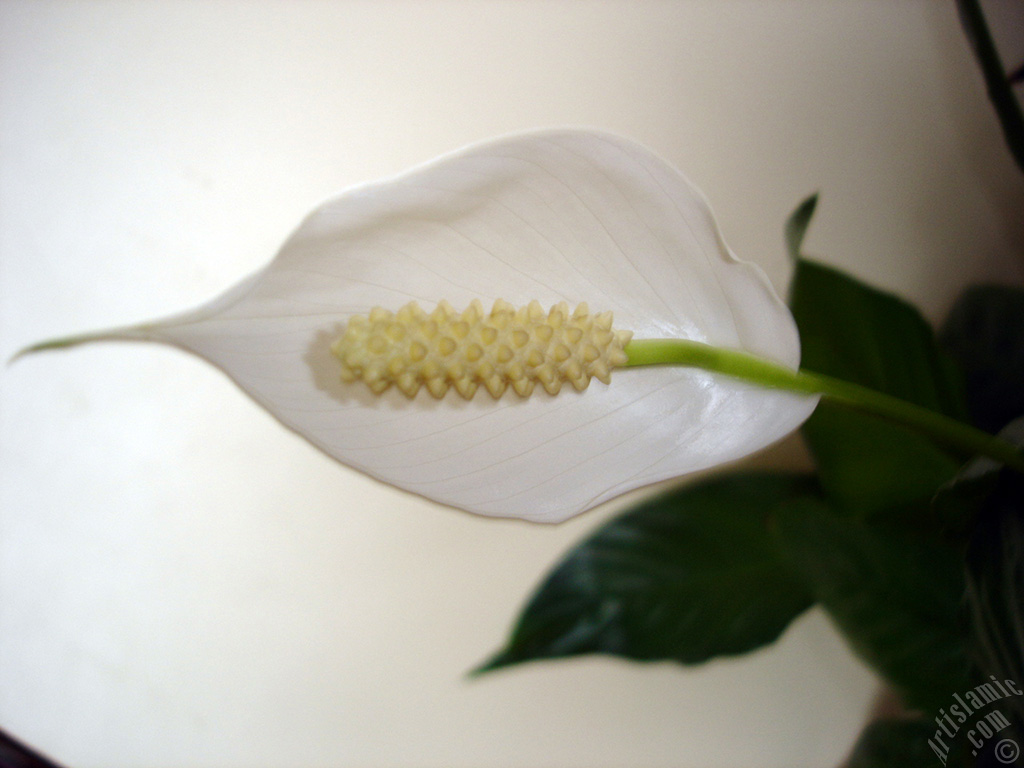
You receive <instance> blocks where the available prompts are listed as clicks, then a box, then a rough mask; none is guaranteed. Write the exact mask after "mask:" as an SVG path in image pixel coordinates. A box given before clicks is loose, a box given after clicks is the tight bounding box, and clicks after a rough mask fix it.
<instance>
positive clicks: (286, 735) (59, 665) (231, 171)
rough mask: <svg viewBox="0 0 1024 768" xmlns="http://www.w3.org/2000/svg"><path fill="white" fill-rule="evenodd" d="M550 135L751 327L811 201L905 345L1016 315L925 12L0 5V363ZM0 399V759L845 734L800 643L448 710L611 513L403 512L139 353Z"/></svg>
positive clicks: (829, 739)
mask: <svg viewBox="0 0 1024 768" xmlns="http://www.w3.org/2000/svg"><path fill="white" fill-rule="evenodd" d="M1003 5H1004V6H1006V7H1007V9H1008V10H1009V11H1013V10H1014V8H1016V9H1019V8H1020V7H1021V4H1020V3H1016V4H1014V3H1012V2H1008V3H1003ZM1019 22H1020V16H1019V15H1018V16H1017V17H1016V21H1013V22H1006V23H1004V24H1003V29H1002V31H1003V33H1004V34H1005V36H1006V38H1007V40H1008V41H1009V42H1008V44H1010V45H1017V44H1018V43H1021V42H1022V39H1021V35H1020V30H1021V26H1020V24H1019ZM1015 36H1016V37H1015ZM1014 38H1015V39H1014ZM1018 48H1022V50H1020V51H1019V53H1020V54H1021V55H1024V46H1019V45H1018ZM565 124H571V125H589V126H595V127H599V128H603V129H608V130H612V131H615V132H619V133H622V134H625V135H627V136H630V137H632V138H634V139H637V140H639V141H641V142H643V143H645V144H647V145H649V146H651V147H653V148H654V149H656V150H657V151H659V152H660V153H661V154H663V155H665V156H666V157H668V158H669V159H671V160H672V161H673V162H675V163H676V164H677V165H679V167H680V168H682V169H683V170H684V172H685V173H687V174H688V175H689V176H690V177H691V178H692V179H693V180H694V181H695V182H696V183H697V184H698V185H699V186H700V187H702V188H703V189H704V191H705V192H706V193H707V194H708V196H709V197H710V199H711V200H712V203H713V205H714V206H715V209H716V211H717V213H718V214H719V216H720V220H721V224H722V228H723V230H724V232H725V234H726V237H727V239H728V240H729V242H730V243H731V245H732V246H733V248H734V249H735V250H736V251H737V252H738V253H739V254H740V255H741V256H743V257H744V258H747V259H750V260H753V261H756V262H757V263H759V264H760V265H761V266H763V267H764V268H765V269H766V270H767V271H768V273H769V275H770V276H771V278H772V280H773V281H774V282H775V284H776V286H777V287H778V288H779V289H780V290H783V289H784V287H785V284H786V280H787V277H788V271H789V268H788V265H787V263H786V258H785V256H784V253H783V248H782V241H781V227H782V223H783V220H784V218H785V217H786V215H787V214H788V213H789V211H790V210H791V209H792V208H793V207H794V206H795V205H796V204H797V203H798V202H799V201H800V200H801V199H802V198H803V197H804V196H805V195H807V194H808V193H810V192H812V191H815V190H820V191H821V193H822V200H821V205H820V208H819V216H818V219H817V221H816V222H815V224H814V227H813V229H812V231H811V234H810V237H809V240H808V244H809V247H810V250H812V251H813V252H817V253H820V254H822V255H823V256H825V257H826V258H827V260H828V261H830V262H831V263H834V264H837V265H840V266H842V267H844V268H847V269H849V270H851V271H853V272H854V273H856V274H857V275H859V276H861V277H863V278H866V279H868V280H870V281H872V282H874V283H877V284H881V285H885V286H889V287H892V288H895V289H898V290H899V291H901V292H902V293H903V294H904V295H906V296H907V297H908V298H909V299H911V300H912V301H914V302H917V303H919V304H920V305H922V306H923V307H924V308H925V310H926V312H927V314H928V315H929V317H931V318H933V319H934V318H938V317H940V316H941V314H942V313H943V312H944V311H945V309H946V308H948V306H949V304H950V302H951V301H952V299H953V298H954V296H955V295H956V293H957V292H958V291H959V290H960V288H961V287H962V286H964V285H965V284H967V283H970V282H973V281H977V280H982V279H994V280H1001V281H1004V282H1014V283H1016V284H1021V283H1022V282H1024V262H1022V255H1021V254H1022V243H1024V213H1022V211H1024V183H1022V181H1021V176H1020V174H1018V173H1017V172H1016V170H1015V169H1014V167H1013V166H1012V164H1011V162H1010V161H1009V159H1008V157H1007V155H1006V153H1005V151H1004V149H1003V147H1002V144H1001V141H1000V137H999V133H998V129H997V126H996V124H995V121H994V119H993V117H992V115H991V112H990V110H989V107H988V105H987V102H986V100H985V97H984V91H983V87H982V85H981V84H980V80H979V78H978V76H977V74H976V70H975V68H974V65H973V62H972V60H971V59H970V57H969V55H968V53H967V50H966V46H965V45H964V43H963V41H962V39H961V36H960V31H959V28H958V26H957V23H956V18H955V14H954V12H953V10H952V6H951V4H950V3H939V2H931V1H929V2H923V1H921V2H912V1H910V0H907V1H906V2H875V1H867V0H844V1H843V2H841V3H840V2H820V3H816V2H796V1H794V0H789V1H773V0H761V1H760V2H736V1H731V0H710V1H707V2H697V1H693V2H637V0H625V1H623V2H591V3H586V2H524V1H523V0H517V1H516V2H483V1H481V2H470V1H469V0H464V1H462V2H458V1H449V2H427V1H426V0H423V1H421V2H391V1H388V2H373V3H371V2H336V3H327V2H323V3H312V2H300V3H287V4H286V3H280V4H274V3H269V2H241V1H239V2H212V3H198V2H178V3H173V2H152V3H131V2H103V3H99V2H97V3H74V2H61V3H54V2H50V3H28V2H0V291H2V296H0V299H2V301H0V355H2V356H3V357H4V358H6V357H8V356H9V355H11V354H12V353H13V352H14V351H15V350H16V349H17V348H18V347H20V346H22V345H25V344H27V343H30V342H32V341H35V340H38V339H40V338H44V337H48V336H53V335H60V334H65V333H68V332H75V331H80V330H85V329H90V328H95V327H105V326H110V325H119V324H124V323H130V322H134V321H138V320H140V319H145V318H149V317H154V316H159V315H161V314H164V313H166V312H170V311H175V310H178V309H181V308H184V307H187V306H190V305H193V304H195V303H198V302H200V301H202V300H205V299H206V298H208V297H209V296H211V295H212V294H214V293H217V292H219V291H220V290H221V289H222V288H224V287H226V286H228V285H230V284H232V283H234V282H235V281H236V280H238V279H239V278H240V277H241V276H243V275H245V274H247V273H249V272H250V271H252V270H254V269H255V268H257V267H259V266H261V265H262V264H263V263H264V262H265V261H267V260H269V258H270V257H271V256H272V255H273V253H274V252H275V250H276V248H277V246H278V244H279V243H280V242H281V241H282V240H283V239H284V237H285V236H286V235H287V234H288V233H289V232H290V230H291V229H292V227H293V226H294V225H295V224H297V222H298V221H299V220H300V218H301V217H302V216H303V215H304V214H305V213H306V212H307V211H308V210H309V209H311V208H312V207H313V206H314V205H315V204H317V203H318V202H320V201H321V200H322V199H323V198H325V197H328V196H330V195H332V194H334V193H335V192H337V191H338V190H340V189H341V188H343V187H345V186H347V185H350V184H353V183H356V182H360V181H365V180H369V179H373V178H376V177H380V176H383V175H387V174H391V173H394V172H397V171H399V170H401V169H403V168H405V167H406V166H408V165H411V164H414V163H417V162H420V161H422V160H425V159H428V158H430V157H431V156H434V155H436V154H439V153H441V152H444V151H447V150H450V149H453V148H456V147H458V146H460V145H462V144H465V143H468V142H471V141H476V140H479V139H483V138H486V137H488V136H491V135H495V134H501V133H506V132H509V131H512V130H516V129H521V128H531V127H538V126H552V125H565ZM0 381H2V384H0V397H2V402H0V407H2V411H0V418H2V424H0V427H2V430H0V450H2V453H0V727H3V728H5V729H7V730H9V731H10V732H12V733H14V734H16V735H18V736H19V737H21V738H23V739H25V740H26V741H28V742H30V743H33V744H35V745H36V746H38V747H39V748H41V749H43V750H45V751H47V752H49V753H50V754H51V755H52V756H54V757H55V758H57V759H59V760H63V761H66V762H67V763H68V764H70V765H75V766H99V765H104V766H111V767H116V766H157V765H179V766H190V765H204V766H271V765H274V766H305V765H331V766H339V767H340V768H345V767H348V766H382V767H383V766H394V767H396V768H398V767H402V768H404V767H406V766H408V767H410V768H412V767H416V766H455V767H459V766H484V767H486V766H494V767H498V766H509V767H515V766H542V767H548V766H550V767H552V768H561V767H563V766H564V767H571V766H591V767H595V768H601V767H604V766H607V767H609V768H611V767H616V768H618V767H621V768H628V767H629V766H677V765H679V766H734V765H763V766H775V765H778V766H782V765H789V766H812V765H816V766H820V765H829V764H835V763H836V762H838V761H839V760H840V759H841V757H842V755H843V754H844V753H845V751H846V750H847V748H848V747H849V745H850V743H851V741H852V739H853V737H854V735H855V734H856V732H857V731H858V729H859V727H860V724H861V722H862V720H863V718H864V716H865V712H866V710H867V709H868V707H869V705H870V702H871V700H872V697H873V693H874V688H875V681H874V679H873V678H872V676H871V675H870V673H868V672H867V671H866V670H865V669H864V668H863V667H862V666H861V665H860V664H859V662H857V661H856V660H855V659H853V658H852V657H851V656H850V655H849V654H848V653H847V651H846V650H845V649H844V646H843V643H842V641H841V640H840V639H839V638H838V637H837V636H836V635H835V634H834V633H833V632H832V630H831V629H830V627H829V625H828V622H827V620H826V619H825V618H824V617H823V616H822V615H820V614H817V613H812V614H810V615H808V616H806V617H804V618H803V619H801V620H800V621H799V622H797V624H796V625H795V626H793V627H792V628H791V630H790V631H789V632H787V634H786V635H785V637H784V638H783V640H782V642H780V643H779V644H778V645H777V646H775V647H773V648H771V649H769V650H765V651H763V652H760V653H756V654H754V655H752V656H750V657H747V658H744V659H742V660H737V661H729V662H716V663H712V664H709V665H706V666H704V667H702V668H699V669H689V670H685V669H681V668H677V667H675V666H670V665H652V666H647V667H636V666H629V665H626V664H622V663H618V662H615V661H611V660H602V659H587V660H581V661H576V662H572V663H561V664H553V665H534V666H532V667H529V668H524V669H521V670H518V671H511V672H507V673H504V674H499V675H495V676H493V677H488V678H484V679H481V680H478V681H473V682H470V681H468V680H467V679H466V678H465V676H464V673H465V672H466V671H467V670H468V669H470V668H471V667H473V666H474V665H475V664H476V663H478V662H479V661H480V660H481V659H482V658H484V657H485V656H486V655H488V654H489V653H490V652H491V651H492V650H493V649H495V648H496V647H497V646H498V644H499V643H500V641H501V640H502V638H503V637H504V633H505V631H506V630H507V628H508V626H509V624H510V622H511V620H512V618H513V615H514V613H515V611H516V609H517V608H518V606H519V605H520V604H521V602H522V600H523V598H524V597H525V596H526V595H527V593H528V592H529V591H530V589H531V588H532V586H533V585H534V584H535V583H536V582H537V580H538V578H539V577H540V575H541V573H542V572H543V571H544V570H545V569H546V568H547V567H548V566H549V565H550V564H551V563H552V562H553V561H554V560H555V559H556V558H557V557H558V555H559V554H560V553H561V552H562V551H563V550H564V549H565V548H566V547H567V546H568V545H569V544H570V543H571V542H573V541H575V540H577V539H578V538H580V537H581V536H582V535H584V534H585V533H586V532H587V531H589V530H591V529H592V528H594V527H595V526H597V525H598V524H600V522H601V521H602V520H603V519H605V518H607V517H608V516H609V515H610V514H612V513H613V512H614V509H613V508H610V507H609V508H604V509H600V510H597V511H595V512H593V513H591V514H588V515H585V516H583V517H582V518H579V519H577V520H575V521H573V522H571V523H569V524H566V525H563V526H560V527H537V526H529V525H525V524H521V523H513V522H499V521H494V520H486V519H477V518H473V517H470V516H468V515H465V514H462V513H457V512H454V511H451V510H448V509H444V508H440V507H436V506H432V505H430V504H429V503H427V502H424V501H422V500H419V499H416V498H411V497H408V496H406V495H404V494H402V493H400V492H398V491H394V490H391V489H389V488H386V487H382V486H380V485H377V484H375V483H374V482H372V481H370V480H367V479H365V478H363V477H361V476H358V475H356V474H355V473H353V472H351V471H349V470H347V469H345V468H342V467H339V466H337V465H335V464H333V463H331V462H330V461H329V460H327V459H325V458H324V457H323V456H321V455H320V454H318V453H317V452H316V451H315V450H313V449H312V448H310V447H309V446H307V445H306V444H305V443H303V442H302V441H301V440H299V439H297V438H296V437H295V436H293V435H292V434H290V433H287V432H285V431H283V430H282V429H281V428H280V427H279V426H278V425H277V424H276V422H274V420H273V419H272V418H271V417H269V416H268V415H266V414H265V413H263V412H262V411H261V410H259V409H258V408H257V407H256V406H254V405H253V404H252V403H251V402H250V401H249V400H248V399H247V398H245V397H244V396H242V395H241V394H240V393H239V392H238V391H237V390H236V389H235V388H234V387H233V385H231V384H230V383H229V382H228V381H227V380H226V379H225V378H224V377H223V376H221V375H220V374H219V373H218V372H217V371H216V370H214V369H211V368H209V367H207V366H205V365H204V364H202V363H200V362H199V361H197V360H195V359H191V358H188V357H186V356H184V355H183V354H180V353H178V352H175V351H173V350H170V349H162V348H151V347H144V346H139V347H132V346H125V345H106V346H96V347H91V348H84V349H81V350H75V351H70V352H66V353H64V354H60V355H57V354H53V355H47V356H40V357H37V358H31V359H27V360H25V361H22V362H19V363H18V364H17V365H15V366H13V367H8V368H4V369H3V370H0ZM800 460H801V459H800V449H799V445H798V444H797V443H796V442H795V441H790V442H788V443H787V444H785V445H784V446H782V447H781V448H780V449H777V450H775V451H773V452H769V453H768V454H767V455H766V456H764V457H762V458H760V459H759V460H758V461H760V463H761V464H765V465H771V466H777V465H780V464H787V463H792V462H794V461H800ZM613 506H615V505H613Z"/></svg>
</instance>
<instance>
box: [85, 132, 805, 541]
mask: <svg viewBox="0 0 1024 768" xmlns="http://www.w3.org/2000/svg"><path fill="white" fill-rule="evenodd" d="M477 298H478V299H481V300H482V301H483V303H484V304H485V306H489V305H490V302H492V301H493V300H494V299H497V298H502V299H505V300H507V301H510V302H511V303H513V304H515V305H517V306H520V305H525V304H527V303H528V302H529V301H530V300H531V299H537V300H539V301H540V303H541V304H542V305H544V306H545V307H549V306H551V305H552V304H555V303H557V302H559V301H567V302H569V303H570V305H575V304H577V303H579V302H582V301H585V302H587V303H588V304H589V305H590V308H591V309H592V310H593V311H595V312H601V311H606V310H611V311H612V312H613V313H614V317H615V328H617V329H622V330H631V331H633V332H634V338H663V337H675V338H685V339H692V340H696V341H701V342H705V343H708V344H713V345H716V346H722V347H728V348H734V349H742V350H746V351H747V352H750V353H752V354H755V355H759V356H762V357H765V358H769V359H771V360H774V361H776V362H779V363H782V364H784V365H787V366H790V367H793V368H796V367H797V366H798V364H799V356H800V349H799V338H798V335H797V331H796V327H795V324H794V322H793V319H792V316H791V315H790V313H789V311H788V310H787V308H786V307H785V305H784V304H783V303H782V302H781V301H780V300H779V298H778V296H777V295H776V294H775V292H774V291H773V289H772V287H771V286H770V284H769V283H768V281H767V279H766V278H765V276H764V275H763V273H762V272H761V270H760V269H759V268H757V267H756V266H754V265H751V264H747V263H744V262H741V261H739V260H738V259H737V258H736V257H735V256H734V255H733V254H732V253H731V252H730V250H729V248H728V247H727V246H726V245H725V243H724V241H723V239H722V237H721V234H720V233H719V231H718V227H717V225H716V222H715V219H714V217H713V215H712V213H711V211H710V209H709V207H708V205H707V203H706V202H705V200H704V198H703V196H702V195H701V194H700V193H699V192H698V191H697V190H696V189H695V188H694V187H693V186H692V185H691V184H690V183H689V182H688V181H687V180H686V179H685V178H683V176H682V175H681V174H680V173H679V172H678V171H677V170H675V169H674V168H673V167H672V166H671V165H669V164H668V163H667V162H665V161H664V160H662V159H661V158H659V157H657V156H656V155H654V154H653V153H651V152H650V151H649V150H647V149H645V148H643V147H641V146H639V145H637V144H635V143H633V142H630V141H627V140H625V139H622V138H620V137H617V136H613V135H610V134H604V133H598V132H593V131H579V130H561V131H543V132H535V133H528V134H520V135H515V136H510V137H507V138H502V139H498V140H495V141H492V142H488V143H485V144H480V145H475V146H471V147H468V148H466V149H463V150H460V151H458V152H455V153H453V154H449V155H446V156H444V157H441V158H439V159H437V160H435V161H433V162H431V163H428V164H426V165H423V166H419V167H417V168H414V169H413V170H411V171H409V172H407V173H405V174H402V175H400V176H397V177H395V178H392V179H388V180H385V181H382V182H378V183H374V184H368V185H363V186H359V187H356V188H353V189H351V190H349V191H347V192H345V193H344V194H342V195H341V196H339V197H337V198H336V199H334V200H331V201H329V202H327V203H325V204H324V205H322V206H321V207H319V208H317V209H316V210H315V211H313V213H312V214H310V216H309V217H308V218H307V219H306V220H305V221H304V222H303V223H302V224H301V226H300V227H299V228H298V230H297V231H296V232H295V233H294V234H293V235H292V236H291V237H290V238H289V239H288V241H287V242H286V243H285V244H284V246H283V247H282V248H281V250H280V252H279V253H278V255H277V257H276V258H275V259H274V260H273V261H272V262H271V263H270V264H269V265H268V266H267V267H265V268H264V269H263V270H262V271H260V272H258V273H256V274H255V275H252V276H250V277H249V278H247V279H246V280H244V281H243V282H241V283H240V284H239V285H237V286H235V287H234V288H232V289H231V290H229V291H227V292H226V293H225V294H223V295H222V296H220V297H218V298H217V299H215V300H214V301H212V302H210V303H209V304H206V305H204V306H202V307H200V308H198V309H196V310H193V311H191V312H187V313H185V314H182V315H178V316H175V317H173V318H170V319H167V320H163V321H158V322H154V323H147V324H144V325H140V326H135V327H132V328H125V329H118V330H114V331H110V332H105V333H100V334H90V335H89V336H85V337H79V338H77V339H73V340H70V341H72V342H77V341H84V340H101V339H105V338H128V339H145V340H152V341H161V342H166V343H170V344H174V345H176V346H180V347H182V348H184V349H186V350H189V351H191V352H194V353H195V354H197V355H199V356H201V357H203V358H205V359H206V360H208V361H209V362H211V363H212V364H214V365H216V366H217V367H219V368H221V369H222V370H223V371H224V372H225V373H227V375H228V376H230V377H231V378H232V379H233V380H234V381H235V382H237V383H238V385H239V386H241V387H242V389H244V390H245V391H246V392H248V393H249V394H250V395H251V396H252V397H253V398H254V399H255V400H256V401H257V402H259V403H260V404H261V405H263V406H264V407H265V408H266V409H267V410H268V411H270V412H271V413H272V414H273V415H274V416H275V417H277V418H278V419H279V420H280V421H281V422H282V423H283V424H285V425H286V426H288V427H289V428H291V429H293V430H294V431H295V432H297V433H298V434H300V435H302V436H303V437H305V438H306V439H307V440H309V441H310V442H311V443H313V444H314V445H316V446H317V447H319V448H320V449H321V450H323V451H324V452H326V453H327V454H329V455H331V456H333V457H334V458H336V459H338V460H339V461H341V462H343V463H345V464H347V465H349V466H351V467H354V468H356V469H358V470H360V471H362V472H365V473H366V474H368V475H371V476H373V477H375V478H378V479H380V480H382V481H384V482H387V483H390V484H392V485H395V486H397V487H399V488H403V489H406V490H408V491H412V492H414V493H417V494H420V495H422V496H425V497H427V498H429V499H433V500H436V501H439V502H442V503H444V504H449V505H452V506H454V507H459V508H462V509H465V510H468V511H471V512H477V513H481V514H486V515H495V516H504V517H519V518H524V519H529V520H535V521H545V522H557V521H560V520H564V519H566V518H568V517H571V516H572V515H575V514H577V513H579V512H582V511H584V510H586V509H589V508H590V507H593V506H595V505H596V504H599V503H601V502H603V501H606V500H608V499H610V498H612V497H614V496H616V495H618V494H621V493H624V492H626V491H629V490H631V489H633V488H637V487H639V486H642V485H646V484H649V483H653V482H656V481H659V480H664V479H667V478H670V477H674V476H677V475H683V474H687V473H690V472H694V471H697V470H701V469H705V468H707V467H711V466H714V465H716V464H720V463H723V462H726V461H729V460H732V459H736V458H739V457H741V456H744V455H746V454H749V453H751V452H753V451H756V450H758V449H760V448H762V447H764V446H766V445H768V444H770V443H772V442H774V441H775V440H777V439H779V438H780V437H782V436H784V435H786V434H787V433H789V432H790V431H792V430H793V429H795V428H796V427H798V426H799V425H800V424H801V423H802V422H803V421H804V420H805V419H806V418H807V416H809V415H810V413H811V412H812V411H813V409H814V406H815V404H816V402H817V399H816V398H813V397H805V396H798V395H792V394H788V393H784V392H777V391H771V390H766V389H761V388H759V387H756V386H753V385H749V384H745V383H742V382H738V381H734V380H732V379H729V378H727V377H723V376H719V375H713V374H709V373H706V372H703V371H699V370H693V369H685V368H678V367H658V368H650V367H649V368H637V369H618V370H616V371H614V372H613V374H612V382H611V385H609V386H606V385H604V384H601V383H599V382H596V381H595V382H593V383H592V384H591V385H590V387H589V388H588V389H587V390H586V391H585V392H582V393H578V392H575V391H570V390H569V389H563V391H562V392H561V393H560V394H558V395H556V396H550V395H548V394H546V393H544V392H542V391H539V390H538V391H537V392H536V393H535V394H533V395H532V396H530V397H529V398H526V399H521V398H519V397H518V396H516V395H515V394H513V393H511V392H509V393H506V395H505V396H504V397H503V398H502V399H501V400H499V401H497V402H496V401H494V400H493V399H492V398H490V397H489V396H485V395H484V394H478V395H477V396H476V397H475V398H474V399H473V400H472V401H468V402H467V401H465V400H463V399H462V398H460V397H458V396H456V394H455V393H454V392H449V393H448V395H447V396H446V397H445V398H444V399H443V400H440V401H438V400H435V399H434V398H432V397H430V395H429V394H428V393H427V392H425V391H421V392H420V393H419V395H418V396H417V397H416V398H415V399H414V400H409V399H408V398H406V396H405V395H403V394H402V393H401V392H398V391H396V390H395V389H394V388H392V389H391V390H389V391H387V392H385V393H384V394H383V395H374V394H372V393H371V392H370V391H369V390H368V389H367V388H366V387H365V386H363V385H362V384H359V383H356V384H342V383H341V382H340V380H339V373H340V369H339V362H338V361H337V359H336V358H334V357H333V355H332V354H331V353H330V350H329V347H330V344H331V342H332V341H333V340H334V339H335V338H336V336H337V335H338V333H339V331H340V329H341V327H342V326H343V324H344V323H345V321H346V320H347V319H348V318H349V317H350V316H352V315H354V314H366V313H368V312H369V310H370V309H371V308H373V307H375V306H382V307H385V308H389V309H397V308H399V307H401V306H402V305H404V304H405V303H407V302H408V301H410V300H413V299H414V300H416V301H418V302H419V303H420V304H421V306H423V307H424V309H427V310H429V309H431V308H432V307H433V306H434V305H436V304H437V303H438V302H439V301H441V300H442V299H446V300H447V301H449V302H450V303H451V304H452V305H454V306H455V307H456V308H458V309H462V308H464V307H466V306H468V305H469V303H470V301H471V300H473V299H477Z"/></svg>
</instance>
